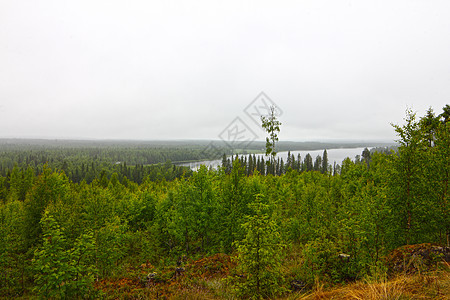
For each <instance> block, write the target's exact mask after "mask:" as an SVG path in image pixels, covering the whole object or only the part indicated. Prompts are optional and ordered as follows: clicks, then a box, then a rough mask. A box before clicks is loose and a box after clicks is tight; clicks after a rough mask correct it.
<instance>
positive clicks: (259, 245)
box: [234, 194, 285, 298]
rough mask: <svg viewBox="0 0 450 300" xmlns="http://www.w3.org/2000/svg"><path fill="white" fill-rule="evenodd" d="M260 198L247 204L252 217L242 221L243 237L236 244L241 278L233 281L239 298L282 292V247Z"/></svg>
mask: <svg viewBox="0 0 450 300" xmlns="http://www.w3.org/2000/svg"><path fill="white" fill-rule="evenodd" d="M262 198H263V195H261V194H259V195H256V200H255V201H254V202H253V203H251V204H249V207H250V208H251V209H252V210H253V212H254V215H250V216H247V217H246V218H245V220H246V222H245V223H243V224H242V227H243V229H244V232H245V237H244V238H243V239H242V240H241V241H237V242H236V247H237V253H238V272H240V273H242V274H243V276H244V277H243V279H242V280H238V281H237V282H236V281H235V282H234V284H235V286H236V290H237V293H238V295H239V296H244V297H251V298H265V297H273V296H276V295H279V294H280V293H282V292H283V291H285V289H284V288H283V287H282V285H283V274H282V272H281V260H282V257H283V250H284V245H283V243H282V240H281V235H280V233H279V232H278V226H277V224H276V223H275V221H273V220H271V218H270V216H269V205H267V204H265V203H263V202H262Z"/></svg>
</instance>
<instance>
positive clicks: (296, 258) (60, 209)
mask: <svg viewBox="0 0 450 300" xmlns="http://www.w3.org/2000/svg"><path fill="white" fill-rule="evenodd" d="M449 118H450V106H449V105H446V106H445V107H444V108H443V109H442V110H441V111H439V112H436V113H435V112H434V111H433V110H432V109H431V108H430V109H429V110H428V112H427V113H426V115H424V116H416V115H415V114H414V113H413V112H411V111H407V113H406V116H405V119H404V123H403V124H398V125H396V124H395V125H393V130H395V132H396V133H397V137H398V140H397V143H398V145H397V146H398V147H397V148H396V149H395V150H392V151H375V150H373V151H370V150H369V149H366V150H365V151H364V152H363V153H361V156H360V157H359V158H358V159H353V158H347V159H345V160H344V161H343V162H342V163H341V164H340V165H339V167H336V166H332V165H330V164H329V163H328V159H327V157H326V156H327V155H326V152H324V154H323V156H322V157H319V158H315V161H314V158H312V157H311V156H309V157H308V156H306V157H305V158H300V157H294V156H289V159H288V160H287V161H280V160H277V158H276V156H275V155H273V156H272V157H270V158H268V159H267V160H266V161H262V160H259V159H256V158H255V156H253V155H247V156H242V155H241V156H233V157H232V158H231V159H228V158H227V157H226V156H225V157H224V159H223V163H222V166H221V167H219V168H217V169H208V168H206V167H205V166H202V167H200V168H199V169H198V170H197V171H192V170H190V169H189V168H186V167H181V166H177V165H174V164H172V163H171V162H170V160H171V161H186V160H196V159H199V158H200V156H199V152H200V150H199V149H194V150H191V152H189V153H188V152H187V150H185V149H183V148H176V147H170V146H167V147H166V148H161V149H160V150H158V151H155V152H154V153H153V155H154V158H151V157H149V156H148V154H146V153H144V152H143V151H142V152H139V151H137V152H133V153H134V154H133V156H127V153H129V152H127V151H128V150H124V149H122V150H121V151H118V152H117V151H116V152H114V151H110V152H108V151H109V150H108V149H109V148H104V149H94V148H89V147H83V146H80V145H78V146H73V147H72V148H58V147H45V146H40V148H39V147H38V148H36V147H31V146H30V147H28V146H27V147H25V146H22V147H21V146H14V147H9V148H8V147H7V146H3V149H2V150H0V160H1V165H0V167H1V170H0V270H1V274H0V296H1V297H3V298H21V297H22V298H24V299H28V298H51V299H77V298H80V299H81V298H92V299H96V298H105V299H157V298H160V299H172V298H175V299H180V298H181V299H186V298H187V299H241V298H282V299H298V298H301V297H305V298H307V297H312V298H311V299H314V297H315V296H314V295H316V296H317V295H319V294H318V293H320V292H322V293H325V291H326V290H327V289H330V291H331V290H332V289H333V288H337V287H339V288H341V292H342V291H343V290H344V289H345V287H348V286H352V287H355V289H356V290H353V294H351V295H350V296H349V294H347V296H349V297H348V298H346V299H381V298H383V295H384V296H385V299H391V298H392V299H414V298H415V297H418V296H417V295H420V296H421V297H425V298H435V299H445V297H446V296H448V293H449V292H450V287H449V281H450V280H449V275H448V274H449V271H448V263H446V262H445V261H446V260H447V262H448V260H450V250H449V249H450V248H448V247H449V240H450V212H449V203H448V202H449V193H450V192H449V173H450V122H449ZM272 140H273V141H275V140H274V139H272ZM136 153H138V154H139V153H140V154H139V155H136ZM271 154H272V153H271ZM145 155H147V156H145ZM67 157H74V159H71V160H65V159H63V158H67ZM130 157H131V158H132V159H131V160H130ZM127 161H128V165H127V163H126V162H127ZM144 161H145V162H148V161H152V162H153V163H154V164H152V165H150V164H144ZM111 162H117V163H111ZM408 251H409V252H408ZM424 253H425V254H424ZM398 276H416V277H414V278H415V279H414V280H416V281H414V282H412V283H411V282H409V283H411V284H412V285H414V284H415V287H416V289H415V290H414V289H410V290H407V289H403V286H402V284H400V283H398V282H399V281H398V280H397V281H395V282H396V283H395V284H397V285H395V284H394V286H392V285H389V284H388V282H389V280H391V279H393V278H399V277H398ZM418 276H422V277H418ZM401 278H403V279H402V280H404V281H403V283H404V284H407V283H408V282H407V279H405V278H407V277H401ZM358 284H359V285H358ZM363 284H372V285H371V290H370V289H369V290H367V293H363V294H358V288H357V287H361V288H363V287H362V285H363ZM382 284H384V286H382V287H381V288H380V289H381V290H380V292H379V294H376V291H378V290H377V289H378V288H379V287H380V285H382ZM369 292H370V293H372V294H370V293H369ZM383 293H385V294H383ZM389 293H390V294H389ZM369 294H370V295H371V296H370V297H372V296H373V297H372V298H370V297H369V296H368V295H369ZM317 297H318V296H317ZM352 297H354V298H352ZM358 297H359V298H358ZM401 297H403V298H401ZM408 297H409V298H408ZM324 298H326V296H324ZM324 298H321V299H324ZM335 298H338V296H336V297H335ZM343 298H345V297H344V296H343ZM317 299H318V298H317Z"/></svg>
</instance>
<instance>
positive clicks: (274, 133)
mask: <svg viewBox="0 0 450 300" xmlns="http://www.w3.org/2000/svg"><path fill="white" fill-rule="evenodd" d="M261 123H262V125H261V126H262V128H264V130H265V131H266V132H267V134H268V135H269V136H268V137H266V156H269V155H270V156H271V163H272V170H271V173H272V174H275V172H274V170H273V166H274V165H275V162H274V160H275V156H276V155H277V152H276V149H275V147H276V143H277V142H278V133H279V132H280V125H281V122H280V121H278V120H277V117H276V107H275V106H271V107H270V112H269V115H268V116H267V117H266V116H261Z"/></svg>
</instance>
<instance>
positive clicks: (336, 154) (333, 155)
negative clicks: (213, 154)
mask: <svg viewBox="0 0 450 300" xmlns="http://www.w3.org/2000/svg"><path fill="white" fill-rule="evenodd" d="M368 148H369V147H368ZM369 149H370V148H369ZM363 150H364V148H339V149H327V154H328V163H329V164H330V165H333V164H334V162H336V164H339V165H340V164H341V163H342V161H343V160H344V159H346V158H347V157H349V158H350V159H351V160H355V156H356V155H361V154H362V152H363ZM323 151H324V149H320V150H305V151H303V150H302V151H291V155H292V154H293V155H294V156H295V160H297V156H298V154H300V156H301V160H302V161H303V160H304V159H305V156H306V154H308V153H309V154H310V155H311V157H312V160H313V163H314V161H315V160H316V157H317V155H320V156H322V155H323ZM246 156H247V157H248V155H246ZM255 156H256V159H258V157H260V158H261V157H264V159H265V160H266V157H265V155H264V154H255ZM287 156H288V152H287V151H283V152H278V153H277V158H280V159H281V158H282V159H283V161H284V163H286V161H287ZM221 164H222V159H217V160H205V161H198V162H191V163H184V164H181V165H182V166H186V167H190V168H191V169H192V170H197V169H198V168H199V167H200V166H201V165H205V166H207V167H208V168H209V167H212V168H217V166H219V165H221Z"/></svg>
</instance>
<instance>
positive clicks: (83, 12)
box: [0, 0, 450, 140]
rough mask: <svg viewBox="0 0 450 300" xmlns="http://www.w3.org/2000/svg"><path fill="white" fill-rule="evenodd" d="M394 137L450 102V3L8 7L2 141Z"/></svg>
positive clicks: (14, 0)
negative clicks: (276, 125)
mask: <svg viewBox="0 0 450 300" xmlns="http://www.w3.org/2000/svg"><path fill="white" fill-rule="evenodd" d="M261 91H264V92H265V94H266V95H267V96H269V97H270V98H271V99H272V100H273V101H274V102H275V103H276V104H277V105H278V106H279V107H280V108H281V109H282V111H283V114H282V115H281V116H280V120H281V122H282V123H283V125H282V128H281V134H280V139H281V140H321V139H394V138H395V134H394V131H393V129H392V127H391V126H390V123H391V122H393V123H397V124H401V123H402V122H403V118H404V116H405V110H406V108H407V107H410V108H412V109H413V110H414V111H417V113H418V114H419V115H423V114H424V113H425V111H426V109H427V108H428V107H430V106H432V107H433V108H434V110H435V111H436V112H438V113H440V112H441V109H442V107H443V106H444V105H445V104H448V103H449V102H450V101H449V100H450V1H448V0H443V1H437V0H423V1H415V0H386V1H383V0H376V1H375V0H373V1H365V0H360V1H351V0H347V1H339V0H329V1H320V0H308V1H307V0H303V1H302V0H299V1H261V0H259V1H211V0H207V1H192V0H191V1H168V0H163V1H149V0H145V1H138V0H135V1H111V0H97V1H96V0H88V1H84V0H73V1H64V0H55V1H48V0H39V1H34V0H33V1H31V0H30V1H26V0H0V137H39V138H101V139H111V138H112V139H217V138H218V135H219V134H220V133H221V132H222V131H223V130H224V128H226V127H227V126H228V125H229V124H230V122H232V121H233V120H234V119H235V118H236V117H240V118H241V120H242V121H243V123H246V124H247V125H248V126H249V127H251V128H252V130H253V131H254V132H255V133H256V135H257V136H258V138H260V139H262V138H263V137H264V133H263V132H262V131H258V130H259V129H258V128H256V127H255V126H256V124H254V123H252V122H251V120H249V117H248V116H247V115H246V114H245V113H244V109H245V108H246V107H247V105H248V104H249V103H250V102H252V101H253V100H254V99H255V97H256V96H257V95H258V94H259V93H260V92H261Z"/></svg>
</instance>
